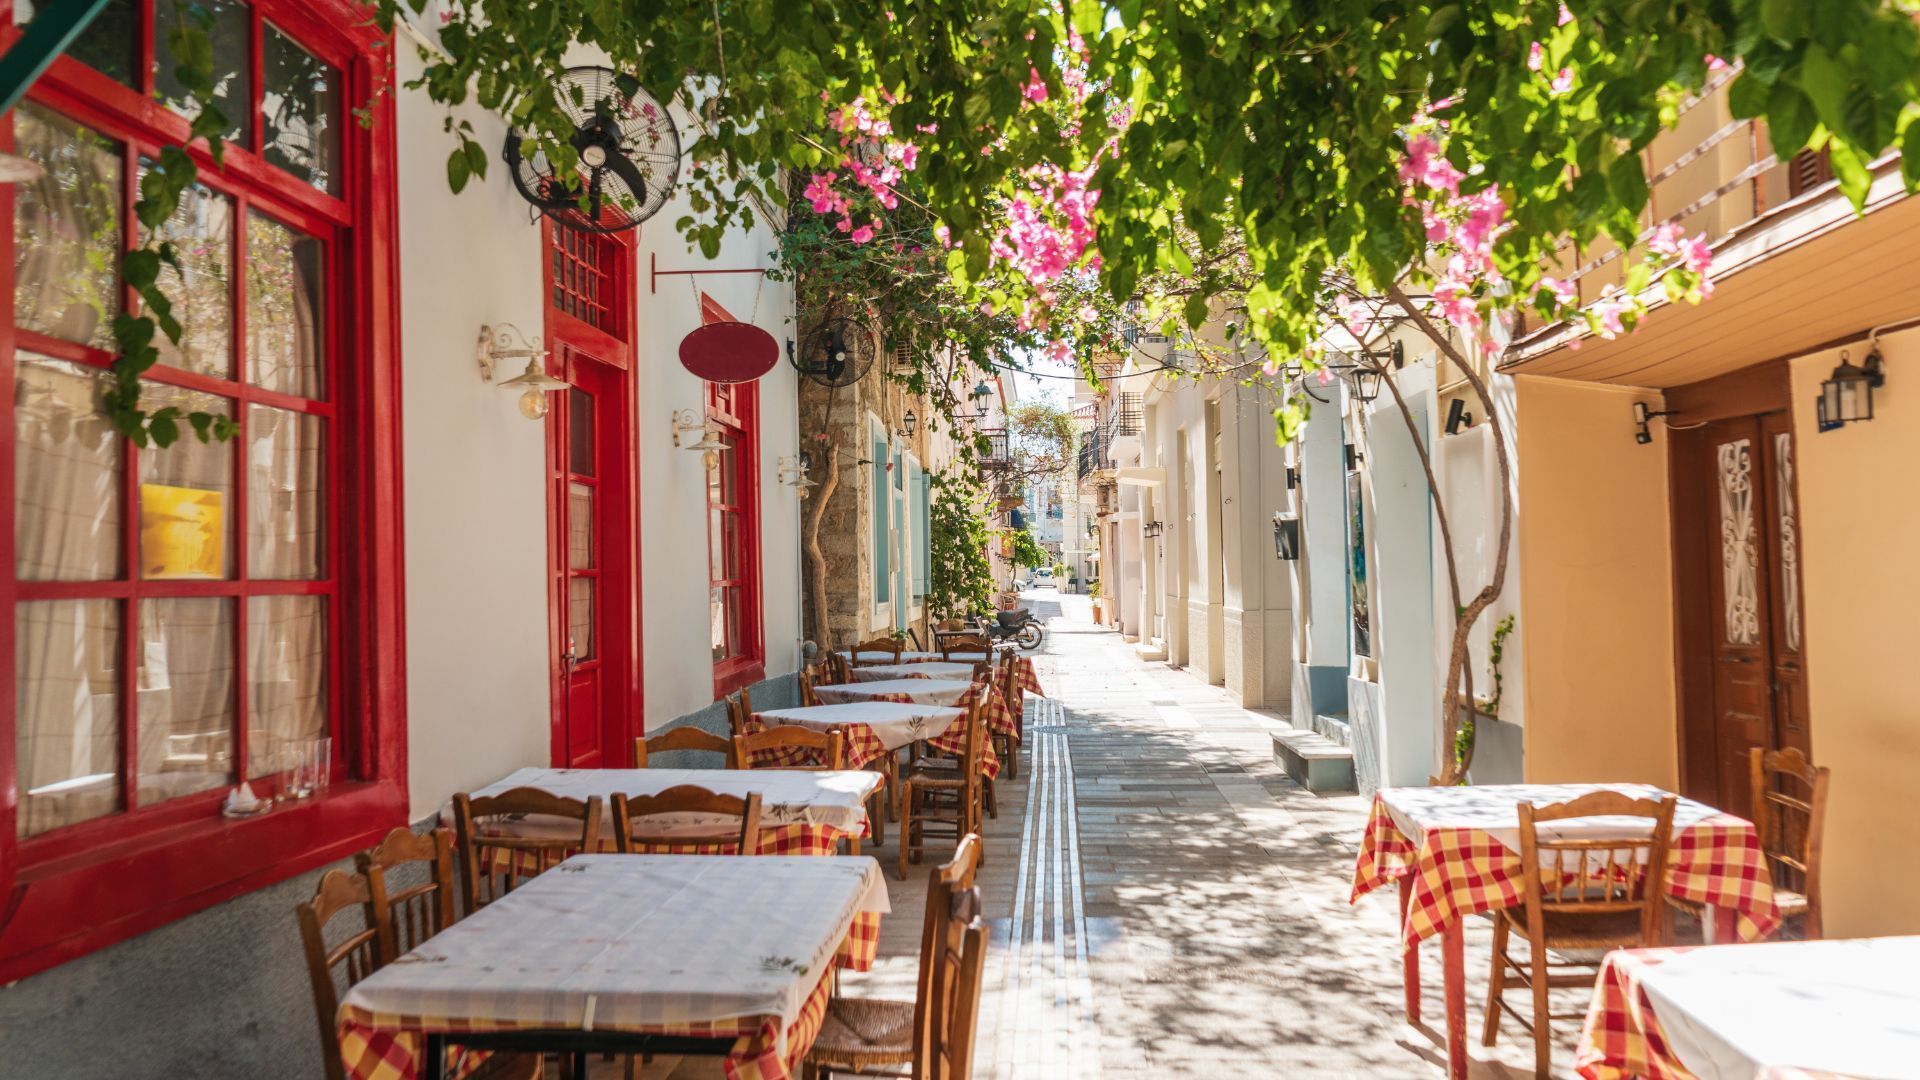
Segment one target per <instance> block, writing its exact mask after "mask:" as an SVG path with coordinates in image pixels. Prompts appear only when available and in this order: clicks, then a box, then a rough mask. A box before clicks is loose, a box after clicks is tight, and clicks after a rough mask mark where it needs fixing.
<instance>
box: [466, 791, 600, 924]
mask: <svg viewBox="0 0 1920 1080" xmlns="http://www.w3.org/2000/svg"><path fill="white" fill-rule="evenodd" d="M602 806H603V804H602V803H601V801H600V796H598V795H594V796H591V797H589V798H587V799H586V800H584V801H582V800H580V799H564V798H561V797H560V796H558V795H550V794H548V793H547V792H544V791H541V790H539V789H538V788H526V787H519V788H514V789H512V790H511V791H504V792H501V793H500V794H498V795H490V796H489V795H482V796H474V795H469V794H467V793H466V792H464V791H463V792H460V793H459V794H457V795H455V796H454V797H453V824H454V832H455V835H456V836H457V837H458V839H459V841H460V876H461V879H462V881H463V883H464V884H465V886H466V890H465V891H466V904H467V914H469V915H471V914H472V913H474V912H476V911H478V910H480V909H481V908H482V907H485V906H486V905H487V904H489V903H492V902H493V901H494V900H497V899H499V898H500V897H501V896H504V895H506V894H507V893H509V892H512V891H513V890H514V889H515V888H517V887H518V886H519V884H520V883H521V882H522V881H524V880H526V879H528V878H531V877H536V876H538V875H540V874H542V873H544V872H545V871H547V870H549V869H551V868H553V867H554V866H557V865H559V864H560V863H561V862H562V861H564V860H565V859H566V858H567V857H568V856H570V855H577V854H579V853H580V852H583V851H586V852H591V851H598V850H599V849H600V815H601V812H602ZM528 815H538V816H540V817H551V818H560V819H563V820H564V821H577V822H579V823H580V831H579V832H578V833H573V834H565V835H559V834H557V835H552V836H503V835H494V834H490V833H488V832H487V831H486V825H487V824H488V823H489V822H492V821H499V820H505V819H512V818H519V817H525V816H528Z"/></svg>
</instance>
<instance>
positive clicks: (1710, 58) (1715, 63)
mask: <svg viewBox="0 0 1920 1080" xmlns="http://www.w3.org/2000/svg"><path fill="white" fill-rule="evenodd" d="M1701 59H1703V60H1705V61H1706V62H1707V70H1708V71H1725V70H1727V62H1726V61H1725V60H1722V59H1720V58H1719V57H1717V56H1715V55H1713V54H1712V53H1708V54H1707V55H1706V56H1703V57H1701Z"/></svg>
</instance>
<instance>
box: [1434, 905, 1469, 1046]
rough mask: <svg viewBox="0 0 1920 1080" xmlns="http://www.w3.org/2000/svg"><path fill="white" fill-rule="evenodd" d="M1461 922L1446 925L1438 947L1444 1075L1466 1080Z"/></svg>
mask: <svg viewBox="0 0 1920 1080" xmlns="http://www.w3.org/2000/svg"><path fill="white" fill-rule="evenodd" d="M1461 921H1462V920H1460V919H1454V920H1453V921H1452V922H1449V923H1448V924H1447V926H1446V929H1444V930H1442V931H1441V932H1440V947H1441V949H1442V950H1443V951H1444V953H1445V958H1444V960H1443V961H1442V963H1443V964H1444V966H1445V968H1446V996H1447V1076H1448V1077H1449V1078H1450V1080H1465V1078H1466V1075H1467V964H1466V947H1465V937H1466V933H1465V931H1464V930H1463V929H1462V928H1461V925H1460V924H1461Z"/></svg>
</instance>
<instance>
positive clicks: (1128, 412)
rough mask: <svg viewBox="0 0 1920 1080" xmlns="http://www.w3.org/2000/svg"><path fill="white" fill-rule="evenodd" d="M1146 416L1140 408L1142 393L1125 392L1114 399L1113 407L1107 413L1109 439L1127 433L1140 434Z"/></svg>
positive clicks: (1110, 440)
mask: <svg viewBox="0 0 1920 1080" xmlns="http://www.w3.org/2000/svg"><path fill="white" fill-rule="evenodd" d="M1143 416H1144V413H1143V412H1142V410H1141V408H1140V395H1139V394H1135V393H1125V394H1120V395H1117V396H1116V397H1115V398H1114V399H1113V409H1112V411H1110V412H1109V413H1107V441H1108V442H1112V441H1113V440H1114V439H1117V438H1120V437H1121V436H1125V435H1138V434H1140V427H1141V420H1142V417H1143Z"/></svg>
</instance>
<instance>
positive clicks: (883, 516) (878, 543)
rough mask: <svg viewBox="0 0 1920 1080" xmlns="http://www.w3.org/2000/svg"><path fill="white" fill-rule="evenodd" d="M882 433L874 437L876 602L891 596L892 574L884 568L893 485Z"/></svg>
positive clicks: (874, 586)
mask: <svg viewBox="0 0 1920 1080" xmlns="http://www.w3.org/2000/svg"><path fill="white" fill-rule="evenodd" d="M891 460H893V455H892V454H890V453H888V452H887V440H886V437H885V436H882V435H878V434H876V435H875V436H874V438H873V600H874V602H875V603H877V604H884V603H887V602H888V601H889V600H891V599H892V591H893V589H892V586H893V575H892V574H891V573H890V572H889V571H888V568H887V514H888V511H889V510H891V509H892V506H893V485H892V484H890V483H888V482H887V480H888V476H887V462H889V461H891Z"/></svg>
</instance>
